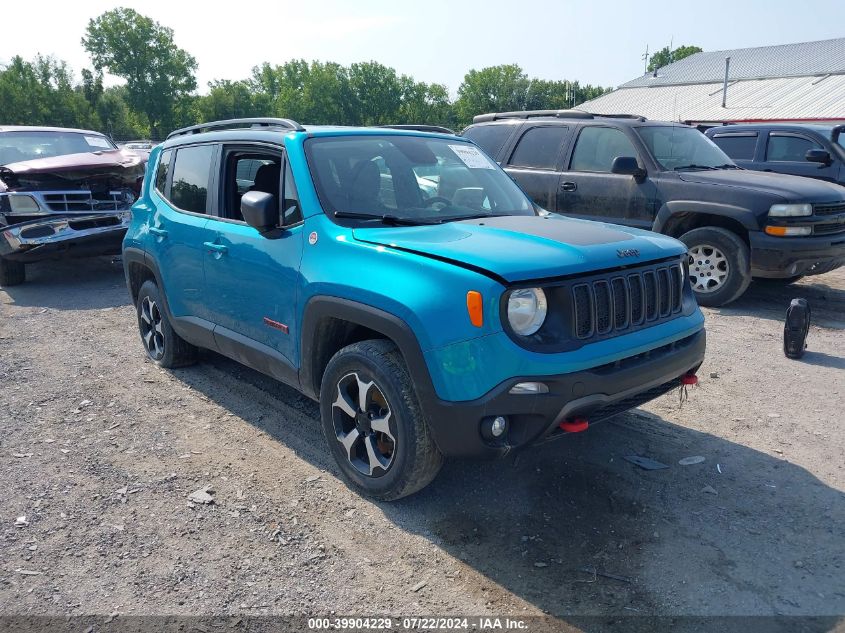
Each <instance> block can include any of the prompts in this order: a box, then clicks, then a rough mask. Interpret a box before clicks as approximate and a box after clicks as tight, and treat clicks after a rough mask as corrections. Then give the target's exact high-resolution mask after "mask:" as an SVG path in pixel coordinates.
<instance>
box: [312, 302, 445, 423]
mask: <svg viewBox="0 0 845 633" xmlns="http://www.w3.org/2000/svg"><path fill="white" fill-rule="evenodd" d="M324 318H334V319H340V320H343V321H347V322H349V323H354V324H356V325H360V326H363V327H366V328H369V329H371V330H374V331H376V332H379V333H381V334H383V335H384V336H386V337H388V338H389V339H391V340H392V341H393V342H394V343H396V346H397V347H398V348H399V352H400V353H401V354H402V357H403V358H404V359H405V364H406V365H407V367H408V372H409V373H410V375H411V380H412V381H413V382H414V389H415V390H416V392H417V399H418V400H419V402H420V406H421V407H422V408H423V411H424V412H425V411H426V402H431V401H432V398H436V397H437V396H436V392H435V390H434V385H433V383H432V381H431V376H430V375H429V372H428V366H427V365H426V363H425V358H424V356H423V353H422V348H421V347H420V344H419V341H418V340H417V337H416V335H415V334H414V331H413V330H412V329H411V326H409V325H408V324H407V323H406V322H405V321H403V320H402V319H400V318H399V317H397V316H396V315H394V314H391V313H389V312H385V311H384V310H381V309H379V308H375V307H373V306H370V305H367V304H364V303H359V302H357V301H352V300H350V299H343V298H340V297H331V296H324V295H318V296H315V297H312V298H311V299H309V300H308V303H307V304H306V305H305V308H304V309H303V311H302V326H301V328H300V331H301V339H300V354H299V358H300V368H299V383H300V386H301V389H302V391H303V393H305V395H307V396H309V397H311V398H314V399H315V400H319V399H320V389H319V385H318V381H319V376H318V373H319V369H318V367H317V364H318V360H319V359H320V357H321V354H320V350H319V345H320V340H319V339H318V336H317V328H318V326H319V325H320V322H321V321H322V320H323V319H324Z"/></svg>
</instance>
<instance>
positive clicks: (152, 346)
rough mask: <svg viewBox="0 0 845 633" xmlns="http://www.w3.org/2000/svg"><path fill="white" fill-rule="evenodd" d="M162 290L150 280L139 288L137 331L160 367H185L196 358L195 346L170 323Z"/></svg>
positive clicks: (147, 350)
mask: <svg viewBox="0 0 845 633" xmlns="http://www.w3.org/2000/svg"><path fill="white" fill-rule="evenodd" d="M163 306H164V303H163V302H162V300H161V291H160V290H159V288H158V286H157V285H156V283H155V282H154V281H152V280H148V281H145V282H144V284H143V285H142V286H141V290H139V291H138V303H137V311H138V330H139V331H140V333H141V342H142V343H143V344H144V349H145V350H146V352H147V356H149V357H150V360H152V361H153V362H154V363H155V364H156V365H158V366H159V367H166V368H172V367H184V366H186V365H191V364H193V363H195V362H196V360H197V351H198V350H197V348H196V347H194V346H193V345H191V344H190V343H188V342H187V341H185V340H184V339H183V338H181V337H180V336H179V335H178V334H176V332H174V331H173V328H172V327H171V325H170V321H169V320H168V318H167V314H166V313H165V311H164V308H163Z"/></svg>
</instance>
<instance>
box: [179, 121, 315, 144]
mask: <svg viewBox="0 0 845 633" xmlns="http://www.w3.org/2000/svg"><path fill="white" fill-rule="evenodd" d="M245 127H251V128H259V127H281V128H285V129H287V130H294V131H296V132H303V131H304V130H305V128H304V127H302V126H301V125H300V124H299V123H297V122H296V121H293V120H291V119H272V118H253V119H226V120H225V121H211V122H210V123H200V124H199V125H191V126H189V127H183V128H181V129H179V130H173V131H172V132H171V133H170V134H168V135H167V138H168V139H171V138H173V137H175V136H184V135H186V134H200V133H202V132H211V131H212V130H226V129H236V128H245Z"/></svg>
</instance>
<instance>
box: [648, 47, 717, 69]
mask: <svg viewBox="0 0 845 633" xmlns="http://www.w3.org/2000/svg"><path fill="white" fill-rule="evenodd" d="M702 50H704V49H702V48H700V47H698V46H679V47H678V48H676V49H675V50H670V49H669V47H668V46H664V47H663V48H661V49H660V50H659V51H655V53H654V54H653V55H652V56H651V58H650V59H649V61H648V72H652V71H654V70H656V69H658V68H663V67H664V66H668V65H669V64H671V63H672V62H676V61H678V60H681V59H683V58H684V57H689V56H690V55H694V54H695V53H700V52H702Z"/></svg>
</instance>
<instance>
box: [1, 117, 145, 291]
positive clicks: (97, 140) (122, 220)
mask: <svg viewBox="0 0 845 633" xmlns="http://www.w3.org/2000/svg"><path fill="white" fill-rule="evenodd" d="M145 164H146V157H145V156H144V155H142V154H138V153H135V152H132V151H130V150H121V149H118V148H117V147H116V146H115V144H114V143H113V142H112V141H111V140H110V139H109V138H108V137H106V136H104V135H103V134H100V133H99V132H92V131H87V130H72V129H65V128H50V127H29V126H26V127H24V126H0V286H14V285H17V284H21V283H23V282H24V281H25V279H26V264H28V263H32V262H36V261H40V260H44V259H64V258H74V257H89V256H93V255H113V254H117V253H120V247H121V242H122V241H123V235H124V234H125V233H126V227H127V226H128V223H129V214H130V211H129V209H130V207H131V206H132V203H133V202H134V201H135V200H136V199H137V197H138V194H139V192H140V186H141V182H142V181H143V175H144V166H145Z"/></svg>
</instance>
